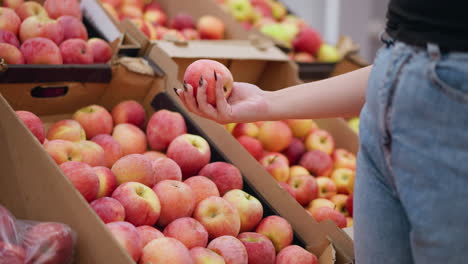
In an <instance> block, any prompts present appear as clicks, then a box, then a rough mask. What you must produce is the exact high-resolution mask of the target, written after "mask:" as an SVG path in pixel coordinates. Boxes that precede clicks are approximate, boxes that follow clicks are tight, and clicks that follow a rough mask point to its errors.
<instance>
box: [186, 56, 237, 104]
mask: <svg viewBox="0 0 468 264" xmlns="http://www.w3.org/2000/svg"><path fill="white" fill-rule="evenodd" d="M214 73H216V76H217V78H222V80H223V89H224V97H226V98H228V97H229V96H230V95H231V93H232V86H233V84H234V81H233V80H234V79H233V77H232V74H231V72H230V71H229V69H228V68H226V66H224V65H223V64H221V63H219V62H217V61H214V60H197V61H195V62H193V63H192V64H190V65H189V66H188V67H187V69H186V70H185V74H184V82H186V83H188V84H190V85H191V86H192V87H193V94H194V95H196V94H197V89H198V84H199V83H200V78H201V77H202V76H203V80H204V81H205V82H207V87H206V96H207V98H206V99H207V102H208V103H209V104H211V105H213V106H215V105H216V79H215V75H214Z"/></svg>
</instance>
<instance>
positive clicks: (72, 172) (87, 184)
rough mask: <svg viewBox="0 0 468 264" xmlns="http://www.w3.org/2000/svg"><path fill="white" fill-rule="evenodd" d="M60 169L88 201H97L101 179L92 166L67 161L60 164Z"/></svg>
mask: <svg viewBox="0 0 468 264" xmlns="http://www.w3.org/2000/svg"><path fill="white" fill-rule="evenodd" d="M72 144H73V143H72ZM60 168H61V169H62V172H63V174H65V176H67V178H68V179H69V180H70V181H71V183H72V184H73V185H74V186H75V188H76V189H77V190H78V191H79V192H80V193H81V195H83V197H84V198H85V199H86V201H88V202H92V201H93V200H94V199H96V197H97V194H98V192H99V178H98V176H97V175H96V173H95V172H94V171H93V168H92V167H91V166H89V165H88V164H86V163H84V162H79V161H67V162H65V163H62V164H60Z"/></svg>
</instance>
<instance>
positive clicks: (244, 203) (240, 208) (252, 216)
mask: <svg viewBox="0 0 468 264" xmlns="http://www.w3.org/2000/svg"><path fill="white" fill-rule="evenodd" d="M223 198H224V199H225V200H226V201H228V202H230V203H231V204H232V205H233V206H234V207H236V209H237V212H238V213H239V216H240V222H241V227H240V232H249V231H252V230H253V229H254V228H255V227H256V226H257V225H258V223H259V222H260V220H262V217H263V206H262V204H261V203H260V201H259V200H258V199H257V198H255V197H254V196H252V195H250V194H248V193H246V192H244V191H242V190H239V189H236V190H231V191H229V192H227V193H225V194H224V196H223Z"/></svg>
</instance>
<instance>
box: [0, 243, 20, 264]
mask: <svg viewBox="0 0 468 264" xmlns="http://www.w3.org/2000/svg"><path fill="white" fill-rule="evenodd" d="M0 257H1V261H2V262H1V263H5V264H23V263H25V260H26V251H25V250H24V248H22V247H20V246H17V245H15V244H13V243H8V242H7V241H1V240H0Z"/></svg>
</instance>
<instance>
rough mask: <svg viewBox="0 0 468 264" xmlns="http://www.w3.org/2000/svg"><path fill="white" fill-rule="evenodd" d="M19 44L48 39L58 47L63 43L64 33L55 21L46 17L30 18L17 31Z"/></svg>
mask: <svg viewBox="0 0 468 264" xmlns="http://www.w3.org/2000/svg"><path fill="white" fill-rule="evenodd" d="M19 36H20V39H21V42H25V41H26V40H28V39H32V38H38V37H42V38H48V39H50V40H52V41H53V42H54V43H55V44H57V45H60V43H62V41H63V37H64V31H63V28H62V25H60V24H59V23H58V22H57V20H53V19H50V18H48V17H40V16H31V17H28V18H26V19H25V20H24V21H23V23H21V27H20V30H19Z"/></svg>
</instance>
